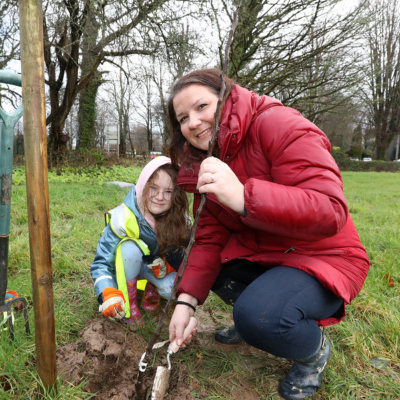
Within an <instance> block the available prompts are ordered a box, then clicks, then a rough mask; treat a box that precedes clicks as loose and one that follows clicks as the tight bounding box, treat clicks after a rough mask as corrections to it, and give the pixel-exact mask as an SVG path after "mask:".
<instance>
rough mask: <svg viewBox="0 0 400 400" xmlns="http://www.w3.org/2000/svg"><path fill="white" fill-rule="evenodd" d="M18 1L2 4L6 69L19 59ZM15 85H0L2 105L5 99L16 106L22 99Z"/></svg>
mask: <svg viewBox="0 0 400 400" xmlns="http://www.w3.org/2000/svg"><path fill="white" fill-rule="evenodd" d="M18 26H19V24H18V2H17V1H16V0H3V1H2V2H1V4H0V70H2V69H5V68H6V67H7V66H8V64H9V63H10V62H11V61H13V60H18V59H19V57H20V55H19V39H18V36H17V33H18ZM14 89H15V86H12V85H11V86H9V85H3V86H0V106H1V105H2V103H3V101H5V103H9V104H10V105H11V107H13V108H16V107H17V103H18V102H19V101H20V100H21V96H20V94H19V93H18V91H15V90H14Z"/></svg>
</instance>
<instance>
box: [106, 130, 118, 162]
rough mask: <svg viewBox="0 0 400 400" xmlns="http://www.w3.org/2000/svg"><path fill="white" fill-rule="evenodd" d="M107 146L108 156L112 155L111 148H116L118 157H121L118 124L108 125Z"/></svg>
mask: <svg viewBox="0 0 400 400" xmlns="http://www.w3.org/2000/svg"><path fill="white" fill-rule="evenodd" d="M107 145H108V154H110V146H116V148H117V156H119V131H118V125H117V124H109V125H107Z"/></svg>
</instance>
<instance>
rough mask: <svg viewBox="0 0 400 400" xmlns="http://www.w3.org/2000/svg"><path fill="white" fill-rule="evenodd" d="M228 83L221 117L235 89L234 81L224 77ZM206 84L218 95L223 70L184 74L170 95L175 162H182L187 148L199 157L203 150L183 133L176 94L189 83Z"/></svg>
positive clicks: (172, 148)
mask: <svg viewBox="0 0 400 400" xmlns="http://www.w3.org/2000/svg"><path fill="white" fill-rule="evenodd" d="M224 80H225V84H226V90H225V94H224V98H223V99H222V105H221V111H220V114H219V118H221V115H222V111H223V109H224V106H225V103H226V100H227V99H228V97H229V95H230V94H231V91H232V89H233V81H232V79H229V78H227V77H225V78H224ZM194 84H196V85H204V86H207V87H208V88H209V89H210V90H211V91H212V92H213V93H214V94H215V95H216V96H219V92H220V90H221V71H220V70H218V69H216V68H210V69H199V70H197V71H193V72H190V73H189V74H187V75H185V76H182V78H179V79H178V81H177V82H176V83H175V84H174V85H173V86H172V89H171V93H170V95H169V99H168V103H167V108H168V119H169V129H170V132H171V137H172V138H171V144H170V146H169V155H170V157H171V160H172V162H173V163H180V162H181V161H183V159H184V158H185V155H186V154H185V153H186V149H185V147H186V146H187V150H188V152H189V154H191V155H192V156H194V157H198V156H199V154H200V153H201V152H202V150H199V149H197V148H195V147H194V146H192V145H191V144H190V143H187V141H186V139H185V137H184V136H183V135H182V132H181V126H180V123H179V121H178V120H177V119H176V115H175V110H174V104H173V103H174V98H175V96H176V95H177V94H178V93H179V92H180V91H181V90H182V89H184V88H185V87H187V86H189V85H194Z"/></svg>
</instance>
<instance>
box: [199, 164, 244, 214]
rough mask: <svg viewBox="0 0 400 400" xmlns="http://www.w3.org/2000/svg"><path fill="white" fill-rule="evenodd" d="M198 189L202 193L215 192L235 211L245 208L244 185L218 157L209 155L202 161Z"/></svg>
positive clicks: (220, 199)
mask: <svg viewBox="0 0 400 400" xmlns="http://www.w3.org/2000/svg"><path fill="white" fill-rule="evenodd" d="M197 189H198V191H199V192H200V193H214V194H215V195H216V196H217V199H218V201H219V202H220V203H222V204H223V205H225V206H227V207H229V208H230V209H232V210H233V211H236V212H241V211H243V209H244V186H243V185H242V183H241V182H240V181H239V179H238V178H237V176H236V175H235V173H234V172H233V171H232V170H231V169H230V168H229V166H228V165H227V164H225V163H224V162H223V161H221V160H219V159H218V158H215V157H209V158H206V159H205V160H204V161H203V162H202V163H201V166H200V172H199V180H198V183H197Z"/></svg>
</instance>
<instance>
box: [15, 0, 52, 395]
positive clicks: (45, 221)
mask: <svg viewBox="0 0 400 400" xmlns="http://www.w3.org/2000/svg"><path fill="white" fill-rule="evenodd" d="M19 16H20V34H21V61H22V102H23V109H24V113H23V116H24V141H25V168H26V190H27V201H28V221H29V247H30V259H31V274H32V292H33V307H34V314H35V342H36V356H37V369H38V374H39V377H40V379H41V381H42V383H43V387H44V389H45V390H46V391H49V390H50V389H52V388H53V387H54V383H55V380H56V340H55V324H54V305H53V303H54V302H53V280H52V269H51V248H50V221H49V187H48V175H47V138H46V113H45V92H44V51H43V9H42V2H41V0H19Z"/></svg>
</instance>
